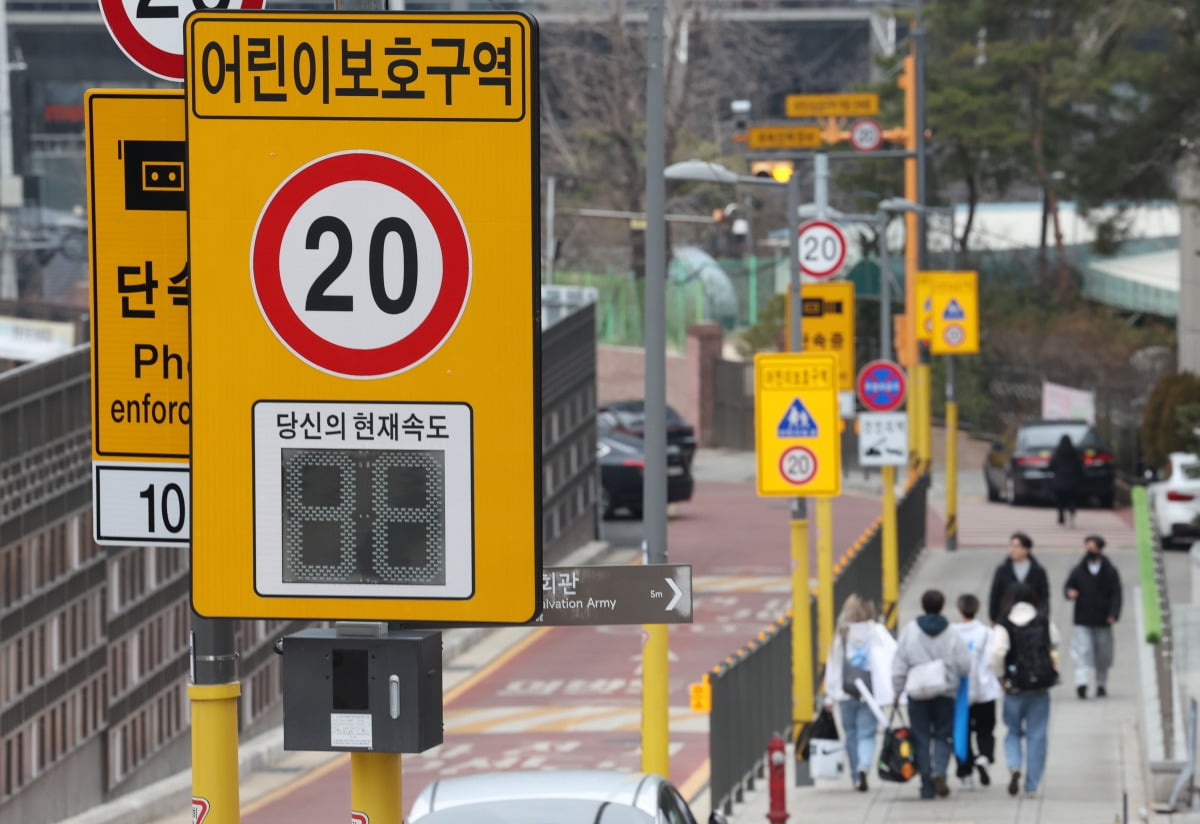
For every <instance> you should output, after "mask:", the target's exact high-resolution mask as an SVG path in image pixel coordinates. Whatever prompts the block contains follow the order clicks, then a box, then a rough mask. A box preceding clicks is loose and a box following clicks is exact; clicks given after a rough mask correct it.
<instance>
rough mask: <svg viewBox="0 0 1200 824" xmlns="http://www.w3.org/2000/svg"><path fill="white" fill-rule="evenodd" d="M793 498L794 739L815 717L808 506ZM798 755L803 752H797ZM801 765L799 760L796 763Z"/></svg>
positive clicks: (802, 500) (800, 499) (801, 499)
mask: <svg viewBox="0 0 1200 824" xmlns="http://www.w3.org/2000/svg"><path fill="white" fill-rule="evenodd" d="M806 504H807V502H806V501H805V500H804V499H803V498H794V499H793V500H792V520H791V534H792V541H791V544H792V740H793V741H795V740H796V738H797V736H798V735H799V734H800V731H801V730H802V729H803V728H804V726H805V725H806V724H809V723H811V722H812V720H813V669H812V660H813V658H812V612H811V607H810V605H809V604H810V600H809V586H808V580H809V571H808V507H807V505H806ZM797 757H800V754H799V753H797ZM797 766H799V763H797Z"/></svg>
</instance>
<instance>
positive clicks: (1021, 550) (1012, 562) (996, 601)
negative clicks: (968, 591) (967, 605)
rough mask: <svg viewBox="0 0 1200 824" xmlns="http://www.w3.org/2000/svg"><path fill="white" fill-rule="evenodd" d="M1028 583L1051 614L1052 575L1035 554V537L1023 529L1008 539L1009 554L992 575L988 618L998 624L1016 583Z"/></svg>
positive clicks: (1042, 605)
mask: <svg viewBox="0 0 1200 824" xmlns="http://www.w3.org/2000/svg"><path fill="white" fill-rule="evenodd" d="M1017 583H1026V584H1029V586H1030V587H1032V588H1033V592H1034V594H1035V595H1036V596H1037V598H1038V604H1040V605H1041V608H1042V609H1043V610H1044V611H1045V612H1046V614H1047V615H1049V614H1050V578H1049V577H1048V576H1047V575H1046V568H1045V567H1043V566H1042V565H1041V564H1039V563H1038V562H1037V559H1036V558H1034V557H1033V539H1032V538H1030V537H1029V536H1028V535H1026V534H1025V533H1024V532H1014V533H1013V534H1012V536H1011V537H1009V539H1008V557H1007V558H1005V559H1004V562H1003V563H1001V564H1000V566H998V567H996V572H995V574H994V575H992V589H991V592H990V593H989V594H988V620H990V621H991V622H992V623H993V624H996V623H999V622H1000V619H1001V618H1003V617H1004V614H1003V611H1002V607H1003V606H1004V604H1005V599H1006V598H1007V596H1008V591H1009V590H1010V589H1012V587H1013V585H1014V584H1017Z"/></svg>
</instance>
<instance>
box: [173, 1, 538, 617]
mask: <svg viewBox="0 0 1200 824" xmlns="http://www.w3.org/2000/svg"><path fill="white" fill-rule="evenodd" d="M186 38H187V44H188V46H187V53H188V56H189V57H188V65H187V83H186V88H187V118H188V166H189V177H190V185H191V199H190V201H189V245H190V262H191V268H192V275H193V278H192V284H193V285H192V295H191V312H190V322H191V344H192V368H191V380H192V404H193V410H194V411H193V416H192V421H193V424H192V444H191V445H192V471H193V479H192V482H193V486H192V535H193V546H194V552H193V557H192V564H193V601H194V603H195V606H196V609H197V611H199V612H200V613H201V614H203V615H209V616H217V617H278V618H284V617H288V618H305V619H339V618H340V619H362V620H397V621H415V622H422V623H433V624H438V623H494V622H524V621H527V620H530V619H531V618H533V616H534V615H535V614H536V612H537V605H538V603H539V601H538V597H539V588H540V578H539V577H538V574H539V572H540V568H541V558H540V543H541V542H540V522H541V515H540V494H539V483H538V481H539V477H540V473H541V459H540V437H539V433H538V425H537V423H538V421H539V420H540V414H541V409H540V397H539V394H538V376H537V374H536V369H535V364H536V359H535V354H536V352H537V351H538V348H539V345H540V344H539V334H540V332H539V327H538V325H537V324H536V323H535V320H536V317H537V300H538V295H537V290H538V277H537V257H536V250H537V248H538V244H537V236H536V235H537V233H536V227H537V218H538V203H537V176H538V173H537V129H538V108H537V101H538V93H537V80H536V73H537V65H538V63H537V48H536V42H537V30H536V27H535V25H534V24H533V22H532V20H530V19H529V18H527V17H525V16H523V15H520V14H515V13H481V14H461V15H452V16H441V17H438V16H434V15H423V14H396V13H389V14H357V15H342V14H330V13H325V12H315V13H269V14H268V13H256V12H245V11H243V12H238V13H224V12H205V13H200V14H196V15H193V16H192V17H190V18H189V19H188V24H187V29H186Z"/></svg>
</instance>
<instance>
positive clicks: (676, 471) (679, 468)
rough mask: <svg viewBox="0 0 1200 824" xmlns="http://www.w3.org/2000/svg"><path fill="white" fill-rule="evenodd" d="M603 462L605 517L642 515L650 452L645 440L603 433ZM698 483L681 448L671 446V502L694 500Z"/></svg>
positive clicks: (599, 439)
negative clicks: (618, 511) (643, 482)
mask: <svg viewBox="0 0 1200 824" xmlns="http://www.w3.org/2000/svg"><path fill="white" fill-rule="evenodd" d="M596 442H597V455H598V457H599V460H600V508H601V512H602V513H603V515H604V517H605V518H610V517H612V516H613V515H614V514H615V513H616V512H617V510H620V509H624V510H628V511H629V513H630V514H631V515H633V516H634V517H635V518H640V517H641V515H642V478H643V475H644V473H645V469H646V453H645V450H644V449H643V444H642V439H641V438H635V437H633V436H632V435H622V434H620V433H617V432H608V433H607V434H604V433H601V434H600V435H599V436H598V437H597V439H596ZM694 486H695V482H694V481H693V480H692V473H691V471H690V468H689V466H688V464H687V463H686V462H685V461H684V459H683V453H682V451H681V450H680V449H679V447H677V446H674V445H672V444H667V502H668V503H675V502H676V501H687V500H691V497H692V489H693V487H694Z"/></svg>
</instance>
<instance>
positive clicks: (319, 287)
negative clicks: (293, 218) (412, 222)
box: [304, 215, 417, 315]
mask: <svg viewBox="0 0 1200 824" xmlns="http://www.w3.org/2000/svg"><path fill="white" fill-rule="evenodd" d="M326 234H332V235H333V236H334V238H335V239H336V240H337V254H335V255H334V256H333V260H332V261H330V263H329V265H328V266H326V267H325V270H324V271H323V272H321V274H319V275H317V278H316V280H314V281H313V284H312V286H311V287H309V290H308V298H307V299H306V300H305V302H304V308H305V309H306V310H307V311H309V312H353V311H354V298H353V297H352V296H350V295H330V294H328V291H329V287H330V286H332V285H333V282H334V281H335V280H337V279H338V278H339V277H341V275H342V273H343V272H345V271H346V267H347V266H349V265H350V258H351V256H352V254H353V250H354V244H353V242H352V241H351V238H350V227H348V226H347V225H346V224H345V223H344V222H342V221H341V220H340V219H338V218H336V217H333V216H332V215H323V216H322V217H319V218H317V219H316V220H314V221H313V222H312V225H311V226H309V227H308V236H307V237H306V238H305V240H304V247H305V248H306V249H319V248H321V238H323V237H324V236H325V235H326ZM391 235H396V236H397V237H398V238H399V239H400V250H401V254H402V257H403V262H404V265H403V269H402V272H401V276H402V279H403V281H402V283H401V286H400V296H399V297H395V298H393V297H392V296H391V295H389V294H388V292H387V283H386V279H385V277H384V276H385V274H386V273H385V271H384V266H383V254H384V247H385V245H386V244H387V241H388V237H389V236H391ZM367 273H368V277H369V278H370V281H371V297H373V298H374V299H375V305H376V306H378V307H379V309H380V310H381V311H383V312H386V313H387V314H389V315H399V314H400V313H402V312H404V311H406V310H407V309H408V308H409V307H410V306H412V303H413V299H414V298H415V297H416V295H417V238H416V235H414V234H413V230H412V227H411V226H409V225H408V222H407V221H405V220H402V219H401V218H398V217H385V218H384V219H383V220H381V221H379V223H378V224H377V225H376V226H375V230H374V231H373V232H371V245H370V249H369V251H368V254H367Z"/></svg>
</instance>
